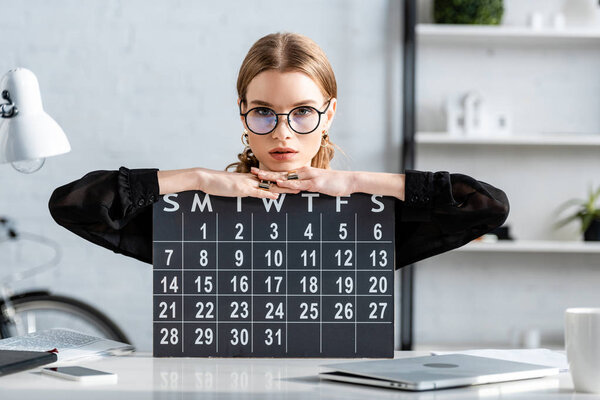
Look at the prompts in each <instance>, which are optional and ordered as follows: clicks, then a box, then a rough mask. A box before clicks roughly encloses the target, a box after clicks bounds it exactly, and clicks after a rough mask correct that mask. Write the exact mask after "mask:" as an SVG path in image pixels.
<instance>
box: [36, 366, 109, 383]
mask: <svg viewBox="0 0 600 400" xmlns="http://www.w3.org/2000/svg"><path fill="white" fill-rule="evenodd" d="M42 373H43V374H46V375H52V376H57V377H59V378H63V379H70V380H72V381H79V382H86V383H116V382H117V374H113V373H111V372H104V371H98V370H96V369H91V368H84V367H55V368H42Z"/></svg>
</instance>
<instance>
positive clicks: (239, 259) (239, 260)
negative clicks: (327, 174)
mask: <svg viewBox="0 0 600 400" xmlns="http://www.w3.org/2000/svg"><path fill="white" fill-rule="evenodd" d="M243 263H244V252H243V251H242V250H236V251H235V265H236V266H237V267H241V266H242V264H243Z"/></svg>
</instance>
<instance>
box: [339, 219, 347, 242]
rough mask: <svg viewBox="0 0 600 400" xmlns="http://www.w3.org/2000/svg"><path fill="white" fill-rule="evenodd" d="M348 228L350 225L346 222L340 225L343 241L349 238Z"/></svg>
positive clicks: (340, 235)
mask: <svg viewBox="0 0 600 400" xmlns="http://www.w3.org/2000/svg"><path fill="white" fill-rule="evenodd" d="M347 226H348V224H347V223H345V222H342V223H341V224H340V230H339V232H340V234H339V237H340V239H341V240H345V239H346V238H347V237H348V229H346V227H347Z"/></svg>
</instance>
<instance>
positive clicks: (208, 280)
mask: <svg viewBox="0 0 600 400" xmlns="http://www.w3.org/2000/svg"><path fill="white" fill-rule="evenodd" d="M202 278H203V277H202V276H198V277H197V278H196V280H194V283H195V284H196V290H197V292H198V293H202V292H204V293H211V292H212V290H213V277H212V276H205V277H204V279H202ZM203 282H204V283H203Z"/></svg>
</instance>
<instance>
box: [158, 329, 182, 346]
mask: <svg viewBox="0 0 600 400" xmlns="http://www.w3.org/2000/svg"><path fill="white" fill-rule="evenodd" d="M160 334H161V335H163V337H162V339H160V344H173V345H175V344H177V343H179V331H178V330H177V328H172V329H171V331H170V332H169V330H168V329H167V328H162V329H161V330H160Z"/></svg>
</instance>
